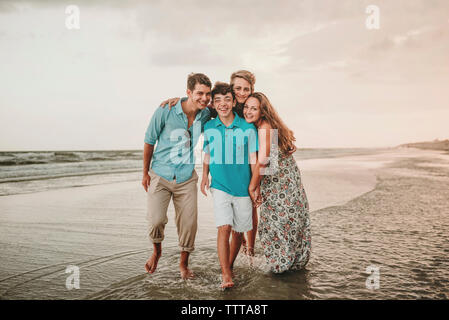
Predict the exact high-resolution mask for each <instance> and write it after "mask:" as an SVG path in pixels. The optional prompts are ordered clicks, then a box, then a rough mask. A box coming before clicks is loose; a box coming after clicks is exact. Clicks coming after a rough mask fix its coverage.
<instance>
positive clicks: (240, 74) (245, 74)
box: [231, 70, 256, 93]
mask: <svg viewBox="0 0 449 320" xmlns="http://www.w3.org/2000/svg"><path fill="white" fill-rule="evenodd" d="M235 78H242V79H245V80H246V81H248V82H249V84H250V86H251V93H253V92H254V85H255V84H256V76H255V75H254V74H253V73H251V72H249V71H247V70H239V71H236V72H234V73H233V74H231V86H233V85H234V81H235Z"/></svg>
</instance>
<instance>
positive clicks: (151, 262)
mask: <svg viewBox="0 0 449 320" xmlns="http://www.w3.org/2000/svg"><path fill="white" fill-rule="evenodd" d="M160 257H161V254H160V253H157V252H153V255H152V256H151V257H150V258H148V260H147V263H145V270H146V271H147V272H148V273H154V272H155V271H156V268H157V262H158V261H159V258H160Z"/></svg>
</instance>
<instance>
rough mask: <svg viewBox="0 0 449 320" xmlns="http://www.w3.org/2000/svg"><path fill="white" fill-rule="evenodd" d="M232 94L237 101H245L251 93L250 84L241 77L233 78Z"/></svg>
mask: <svg viewBox="0 0 449 320" xmlns="http://www.w3.org/2000/svg"><path fill="white" fill-rule="evenodd" d="M234 94H235V98H236V99H237V102H238V103H245V101H246V99H248V96H249V95H250V94H251V84H250V83H249V82H248V81H246V80H245V79H243V78H235V79H234Z"/></svg>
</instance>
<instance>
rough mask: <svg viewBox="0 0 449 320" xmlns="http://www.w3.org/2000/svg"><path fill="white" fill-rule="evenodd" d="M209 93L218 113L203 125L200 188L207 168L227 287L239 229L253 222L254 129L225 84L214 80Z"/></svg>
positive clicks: (248, 227) (206, 179)
mask: <svg viewBox="0 0 449 320" xmlns="http://www.w3.org/2000/svg"><path fill="white" fill-rule="evenodd" d="M211 96H212V103H213V105H214V107H215V109H216V110H217V112H218V117H217V118H215V119H213V120H210V121H208V122H207V123H206V124H205V126H204V152H205V156H204V160H203V179H202V181H201V192H202V193H203V194H204V195H206V196H207V194H206V191H205V188H206V187H209V186H208V185H209V170H210V174H211V176H212V183H211V186H210V188H211V192H212V194H213V197H214V213H215V223H216V226H217V228H218V236H217V251H218V259H219V261H220V265H221V271H222V278H223V282H222V284H221V287H222V288H228V287H232V286H233V285H234V283H233V282H232V266H233V264H234V260H235V258H236V257H237V254H238V252H239V249H240V245H241V243H242V235H243V232H246V231H250V230H252V226H253V223H252V202H251V198H250V197H249V193H248V186H249V183H250V180H251V174H252V170H253V169H254V166H255V164H256V159H257V156H256V152H257V143H258V141H257V129H256V127H255V126H254V125H253V124H250V123H247V122H246V121H245V120H244V119H242V118H240V117H239V116H238V115H237V114H236V113H235V112H233V110H232V108H233V106H234V105H235V102H236V100H235V97H234V93H233V91H232V87H231V86H230V85H229V84H227V83H223V82H217V83H216V84H215V86H214V88H213V89H212V92H211ZM231 231H232V232H233V235H232V241H231V245H229V238H230V235H231Z"/></svg>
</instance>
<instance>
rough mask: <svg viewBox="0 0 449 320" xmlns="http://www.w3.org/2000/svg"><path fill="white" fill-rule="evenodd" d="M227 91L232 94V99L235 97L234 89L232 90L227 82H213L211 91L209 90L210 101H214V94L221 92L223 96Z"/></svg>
mask: <svg viewBox="0 0 449 320" xmlns="http://www.w3.org/2000/svg"><path fill="white" fill-rule="evenodd" d="M229 92H230V93H231V94H232V100H234V99H235V96H234V91H233V90H232V86H231V85H230V84H227V83H226V82H220V81H217V82H215V85H214V88H213V89H212V92H211V96H212V103H213V101H214V96H215V95H216V94H222V95H224V96H225V95H227V94H228V93H229Z"/></svg>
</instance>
